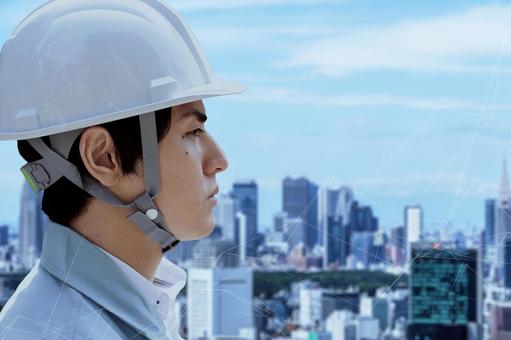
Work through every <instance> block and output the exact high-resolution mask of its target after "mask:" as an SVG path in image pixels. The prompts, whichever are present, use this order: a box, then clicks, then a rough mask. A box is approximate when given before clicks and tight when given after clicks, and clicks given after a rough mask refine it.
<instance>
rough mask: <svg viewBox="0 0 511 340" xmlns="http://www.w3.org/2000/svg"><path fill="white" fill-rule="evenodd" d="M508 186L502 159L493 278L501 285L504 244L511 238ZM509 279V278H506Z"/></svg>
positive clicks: (502, 279) (502, 283) (503, 270)
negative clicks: (495, 259) (494, 275)
mask: <svg viewBox="0 0 511 340" xmlns="http://www.w3.org/2000/svg"><path fill="white" fill-rule="evenodd" d="M510 193H511V191H510V188H509V177H508V172H507V163H506V160H504V162H503V165H502V176H501V180H500V187H499V199H498V202H497V205H496V208H495V238H494V244H495V248H496V249H495V250H496V256H497V261H496V263H495V274H496V277H495V278H494V279H495V280H496V281H497V282H498V284H499V285H501V286H503V285H504V281H505V280H506V278H505V266H504V264H505V259H504V257H505V253H504V249H505V247H504V244H505V242H506V241H507V240H508V239H511V205H510V202H509V199H510ZM508 280H511V279H508Z"/></svg>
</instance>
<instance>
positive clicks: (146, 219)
mask: <svg viewBox="0 0 511 340" xmlns="http://www.w3.org/2000/svg"><path fill="white" fill-rule="evenodd" d="M139 117H140V118H139V119H140V136H141V139H142V155H143V164H144V185H145V189H146V191H145V192H144V193H143V194H142V195H140V196H139V197H138V198H136V199H135V201H134V202H132V203H130V204H124V203H123V202H122V201H120V200H119V199H118V198H117V197H115V196H114V195H113V194H112V193H111V192H110V191H109V190H108V189H107V188H105V187H104V186H102V185H100V184H99V183H97V182H88V183H83V181H82V178H81V176H80V173H79V171H78V169H77V167H76V166H75V165H74V164H72V163H71V162H69V161H68V160H67V159H65V157H67V156H68V154H69V150H70V149H71V147H70V146H69V144H72V143H73V142H74V140H75V139H76V138H77V137H78V135H79V134H80V133H76V131H75V132H73V133H69V134H66V135H65V136H61V138H60V142H59V138H53V139H52V140H51V143H52V147H53V148H55V145H54V144H59V148H57V150H59V151H61V150H62V151H61V152H59V153H57V152H55V151H54V150H52V149H51V148H49V147H48V146H47V145H46V143H44V141H43V140H42V139H41V138H34V139H29V140H27V141H28V142H29V143H30V145H32V147H33V148H34V149H35V150H36V151H37V152H38V153H39V154H40V156H41V157H42V158H41V159H39V160H37V161H34V162H30V163H28V164H26V165H24V166H23V167H22V168H21V172H22V173H23V175H24V176H25V178H26V179H27V181H28V182H29V184H30V186H31V187H32V189H33V190H34V191H36V192H38V191H41V190H44V189H46V188H48V187H49V186H51V185H52V184H54V183H55V182H57V181H58V180H59V179H60V178H62V177H65V178H67V179H68V180H69V181H71V182H72V183H73V184H75V185H76V186H77V187H79V188H80V189H82V190H84V191H86V192H88V193H89V194H90V195H92V196H93V197H95V198H98V199H100V200H102V201H105V202H107V203H109V204H111V205H115V206H119V207H128V208H132V209H135V210H137V211H135V212H134V213H133V214H131V215H129V216H128V219H130V220H131V221H133V222H134V223H136V224H137V225H138V226H139V228H140V229H142V231H144V233H145V234H146V235H147V236H148V237H150V238H151V239H152V240H154V241H156V242H158V243H159V244H160V245H161V246H162V249H163V252H166V251H168V250H169V249H171V248H173V247H174V246H176V245H177V244H178V243H179V240H178V239H177V238H176V237H175V236H174V235H173V234H172V233H171V232H170V229H169V228H168V226H167V224H166V223H165V220H164V218H163V216H162V215H161V213H160V211H159V210H158V208H157V207H156V204H155V203H154V198H155V197H156V195H157V194H158V193H159V191H160V163H159V158H158V138H157V132H156V120H155V115H154V112H151V113H146V114H143V115H140V116H139ZM80 132H81V131H80ZM73 137H74V139H73ZM61 144H62V145H61ZM61 153H63V154H61Z"/></svg>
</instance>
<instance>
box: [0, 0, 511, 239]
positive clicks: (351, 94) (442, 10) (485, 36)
mask: <svg viewBox="0 0 511 340" xmlns="http://www.w3.org/2000/svg"><path fill="white" fill-rule="evenodd" d="M167 2H168V3H169V4H170V5H171V6H173V7H175V8H176V9H178V11H179V12H180V13H181V14H182V15H183V16H184V18H185V20H186V21H187V22H188V23H189V25H190V26H191V28H192V30H193V31H194V32H195V34H196V35H197V37H198V38H199V41H200V42H201V43H202V46H203V48H204V50H205V52H206V54H207V56H208V57H209V59H210V62H211V64H212V65H213V68H214V69H215V71H216V73H217V74H218V76H219V77H221V78H227V79H230V80H235V81H239V82H242V83H244V84H245V85H246V86H247V88H248V90H247V91H246V92H245V93H243V94H241V95H235V96H229V97H221V98H214V99H208V100H206V101H205V104H206V109H207V113H208V117H209V119H208V122H207V123H206V128H207V129H208V130H209V132H210V133H211V134H212V135H213V136H214V137H215V138H216V140H217V141H218V142H219V144H220V145H221V146H222V148H223V149H224V151H225V152H226V155H227V157H228V159H229V168H228V169H227V171H226V172H224V173H221V174H219V175H218V183H219V185H220V188H221V192H225V193H226V192H228V191H229V190H230V187H231V185H232V183H233V182H234V181H236V180H238V179H255V180H256V181H257V183H258V185H259V208H260V209H259V220H260V222H261V223H260V224H261V225H260V227H261V229H262V230H264V229H267V228H269V227H271V225H272V215H273V214H274V213H276V212H278V211H279V210H280V209H281V195H282V193H281V191H282V179H283V178H284V177H285V176H292V177H299V176H306V177H308V178H309V179H311V180H313V181H314V182H315V183H317V184H318V185H320V186H322V185H326V186H330V187H334V188H335V187H338V186H340V185H348V186H350V187H352V188H353V190H354V192H355V196H356V198H357V199H358V200H359V201H360V202H361V203H362V204H364V205H371V206H372V208H373V210H374V212H375V214H376V215H377V216H378V217H379V219H380V226H381V227H382V228H391V227H395V226H398V225H401V224H402V223H403V207H404V206H406V205H414V204H420V205H421V206H422V207H423V209H424V222H425V226H426V228H427V230H429V231H436V230H447V231H451V230H452V231H454V230H457V229H463V230H469V229H470V230H472V229H474V230H477V229H479V228H482V227H483V225H484V200H485V199H486V198H492V197H496V196H497V193H498V184H499V181H500V174H501V171H502V163H503V159H504V158H506V157H507V158H509V155H510V152H509V150H510V143H511V135H509V131H511V119H510V118H511V115H510V112H509V111H510V110H511V101H510V99H511V96H510V94H511V82H510V80H511V64H510V56H511V46H510V44H511V42H510V41H509V39H510V38H509V37H511V21H510V20H509V18H510V17H511V4H509V5H508V4H506V3H505V2H500V1H477V2H476V1H456V0H454V1H448V2H446V1H427V2H425V1H421V2H418V1H413V2H410V1H387V0H382V1H377V2H375V1H369V0H362V1H349V0H337V1H333V0H235V1H232V0H231V1H230V0H180V1H170V0H168V1H167ZM41 3H43V2H42V1H39V0H24V1H14V0H3V1H2V2H1V3H0V15H1V18H2V20H1V21H0V41H2V42H3V41H4V40H5V39H6V38H7V37H8V36H9V34H10V32H11V31H12V30H13V29H14V27H15V25H16V23H17V22H19V21H20V20H21V19H22V18H23V17H24V16H25V15H26V14H28V13H29V12H30V11H31V10H32V9H34V8H35V7H37V6H38V5H40V4H41ZM0 154H1V155H2V166H1V168H0V193H1V195H0V222H6V223H10V224H15V223H16V221H17V218H18V217H17V216H18V209H19V196H20V192H21V185H22V180H23V179H22V176H21V174H20V172H19V170H18V169H19V167H20V166H21V165H23V163H22V161H21V159H20V158H19V156H18V155H17V150H16V147H15V143H13V142H1V143H0Z"/></svg>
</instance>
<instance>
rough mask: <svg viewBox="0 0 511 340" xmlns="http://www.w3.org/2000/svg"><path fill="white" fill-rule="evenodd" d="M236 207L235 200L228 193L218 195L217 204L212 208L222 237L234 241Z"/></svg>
mask: <svg viewBox="0 0 511 340" xmlns="http://www.w3.org/2000/svg"><path fill="white" fill-rule="evenodd" d="M236 209H237V207H236V200H235V199H233V198H232V197H231V196H230V195H225V194H222V195H220V196H219V197H218V204H217V205H216V206H215V207H214V208H213V214H214V215H215V223H216V225H218V226H220V227H221V228H222V238H223V239H226V240H231V241H234V227H235V218H236Z"/></svg>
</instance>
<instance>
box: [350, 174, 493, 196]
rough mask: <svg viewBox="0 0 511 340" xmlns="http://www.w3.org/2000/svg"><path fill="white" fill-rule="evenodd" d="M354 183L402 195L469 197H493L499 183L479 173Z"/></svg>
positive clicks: (413, 176)
mask: <svg viewBox="0 0 511 340" xmlns="http://www.w3.org/2000/svg"><path fill="white" fill-rule="evenodd" d="M350 185H353V187H355V188H357V189H359V190H362V191H365V192H378V193H380V194H381V193H384V194H390V195H394V194H397V195H399V196H410V195H419V194H420V195H422V194H423V192H424V191H425V190H427V191H428V192H432V193H447V194H458V195H460V196H468V197H479V198H485V197H492V196H494V195H495V193H496V192H498V183H494V182H489V181H486V180H484V179H482V178H480V177H471V176H464V175H463V174H461V173H451V174H441V175H439V174H435V173H431V174H410V175H405V176H400V177H395V178H391V177H388V178H358V179H355V180H353V181H350Z"/></svg>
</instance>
